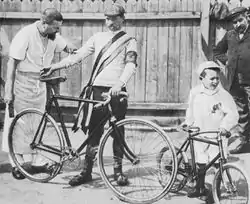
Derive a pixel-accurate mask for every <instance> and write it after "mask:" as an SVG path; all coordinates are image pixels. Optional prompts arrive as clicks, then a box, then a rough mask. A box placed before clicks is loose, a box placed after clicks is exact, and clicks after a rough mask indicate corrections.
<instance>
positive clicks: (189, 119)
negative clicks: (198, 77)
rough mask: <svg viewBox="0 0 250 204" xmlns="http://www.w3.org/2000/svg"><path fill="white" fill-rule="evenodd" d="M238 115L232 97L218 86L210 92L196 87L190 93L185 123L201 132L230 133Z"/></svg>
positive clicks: (236, 122) (201, 86)
mask: <svg viewBox="0 0 250 204" xmlns="http://www.w3.org/2000/svg"><path fill="white" fill-rule="evenodd" d="M238 119H239V114H238V111H237V107H236V104H235V102H234V100H233V97H232V96H231V95H230V94H229V93H228V92H227V91H226V90H225V89H224V88H223V87H222V86H220V85H219V87H217V89H216V90H214V91H210V90H207V89H206V88H204V86H203V85H202V84H201V85H198V86H196V87H195V88H193V89H192V90H191V91H190V96H189V102H188V109H187V112H186V123H187V124H188V125H193V126H196V127H200V129H201V131H217V130H218V129H219V128H224V129H226V130H228V131H230V130H231V129H232V128H233V127H234V126H236V125H237V124H238Z"/></svg>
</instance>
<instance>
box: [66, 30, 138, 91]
mask: <svg viewBox="0 0 250 204" xmlns="http://www.w3.org/2000/svg"><path fill="white" fill-rule="evenodd" d="M117 32H119V31H117ZM117 32H110V31H108V32H99V33H97V34H95V35H93V36H92V37H91V38H90V39H89V40H88V41H87V42H86V43H85V44H84V45H83V47H81V48H80V49H79V50H78V51H77V54H76V55H71V56H69V57H67V58H64V59H63V61H62V64H64V65H65V66H70V65H73V64H75V63H76V62H79V61H81V60H84V59H85V58H86V57H88V56H89V55H91V54H94V61H95V59H96V57H97V55H98V54H99V52H100V50H101V49H102V48H103V47H104V46H105V45H106V44H107V43H108V41H109V40H111V39H112V37H113V36H114V35H115V34H116V33H117ZM129 51H134V52H136V53H137V44H136V40H135V39H134V38H133V39H131V40H130V41H129V43H128V44H127V46H126V48H125V49H124V50H123V51H122V52H121V53H120V54H118V55H117V56H116V58H115V59H114V60H113V61H112V62H111V63H109V64H108V65H107V66H106V67H105V68H104V69H103V70H102V71H101V72H100V74H99V75H98V76H97V77H96V79H95V81H94V84H93V85H95V86H107V87H111V86H113V85H114V84H115V83H116V82H117V81H118V80H120V81H122V82H124V83H125V84H126V83H127V81H128V80H129V79H130V77H131V76H132V74H133V73H134V72H135V70H129V69H126V68H125V64H126V63H125V57H126V54H127V53H128V52H129Z"/></svg>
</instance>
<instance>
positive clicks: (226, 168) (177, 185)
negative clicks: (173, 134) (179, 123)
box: [158, 127, 250, 204]
mask: <svg viewBox="0 0 250 204" xmlns="http://www.w3.org/2000/svg"><path fill="white" fill-rule="evenodd" d="M179 129H181V130H183V131H185V132H187V133H188V137H187V139H186V140H185V141H184V142H183V144H182V145H181V147H180V148H177V147H176V152H177V155H176V156H177V162H178V170H177V176H176V180H175V182H174V184H173V186H172V187H171V190H170V192H173V193H177V192H179V191H180V190H182V189H183V188H184V186H185V185H186V184H187V183H188V182H191V183H194V182H195V181H196V178H197V177H198V173H197V167H196V162H195V153H194V141H199V142H203V143H207V144H210V145H216V146H218V148H219V153H218V154H217V156H215V157H214V158H213V159H212V161H210V162H209V163H208V164H207V165H206V167H205V170H206V172H207V170H208V169H209V168H210V167H212V166H217V168H218V171H217V172H216V174H215V177H214V180H213V184H212V194H213V199H214V201H215V203H217V204H219V203H234V204H247V203H248V202H249V192H250V186H249V184H250V183H249V178H248V175H247V173H246V172H245V170H244V169H243V168H242V167H241V166H240V165H239V164H238V163H231V162H228V159H227V157H226V153H225V152H224V149H223V143H222V136H221V135H220V134H219V132H218V131H206V132H200V129H199V128H198V127H180V128H179ZM208 134H215V135H217V136H216V137H215V138H214V139H216V140H214V141H212V140H211V137H210V138H208V137H206V136H205V135H208ZM200 135H202V136H203V137H199V136H200ZM228 136H230V135H228ZM188 150H190V152H187V151H188ZM169 153H170V152H169V149H168V147H164V148H162V150H161V152H160V154H159V158H158V165H159V169H160V172H161V173H160V174H159V175H160V178H159V181H160V182H161V184H162V185H163V186H164V185H165V182H164V181H165V178H164V177H165V175H167V174H168V173H169V172H172V171H174V170H175V169H172V165H171V163H172V161H171V159H169V158H170V157H169ZM188 154H191V158H189V157H188ZM217 160H218V161H219V165H215V162H216V161H217Z"/></svg>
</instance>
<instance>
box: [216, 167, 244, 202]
mask: <svg viewBox="0 0 250 204" xmlns="http://www.w3.org/2000/svg"><path fill="white" fill-rule="evenodd" d="M213 185H214V187H213V189H214V190H213V195H214V198H215V201H217V202H220V203H223V204H227V203H232V204H236V203H237V204H246V203H248V201H249V179H248V177H247V174H246V173H245V172H244V170H243V169H242V168H240V167H239V166H238V165H236V164H226V165H224V166H223V173H222V175H221V174H220V172H218V173H217V174H216V175H215V179H214V183H213Z"/></svg>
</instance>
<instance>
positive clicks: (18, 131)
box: [8, 77, 177, 204]
mask: <svg viewBox="0 0 250 204" xmlns="http://www.w3.org/2000/svg"><path fill="white" fill-rule="evenodd" d="M65 80H66V78H64V77H54V78H50V79H43V81H44V82H46V83H47V85H49V86H50V87H53V86H54V85H55V84H58V83H60V82H63V81H65ZM59 100H67V101H75V102H85V103H93V104H94V108H103V106H108V109H109V114H108V115H107V118H106V119H108V123H107V124H109V126H108V127H107V125H106V126H105V127H106V128H107V129H106V131H105V134H104V135H103V137H102V140H101V142H100V145H99V150H98V154H97V157H98V158H97V159H98V166H99V170H100V173H101V177H102V179H103V180H104V182H105V184H106V185H107V186H108V187H109V188H110V189H111V190H112V191H113V192H114V193H115V195H116V196H117V197H118V198H120V199H121V200H123V201H126V202H130V203H138V204H140V203H153V202H155V201H157V200H159V199H161V198H162V197H163V196H164V195H165V194H166V193H168V192H169V190H170V187H171V185H172V183H173V182H174V180H175V176H176V172H177V171H176V170H177V160H176V156H175V149H174V146H173V145H172V143H171V141H170V139H169V138H168V136H167V135H166V134H165V132H164V131H163V130H162V129H161V128H160V127H159V126H158V125H156V124H154V123H153V122H150V121H147V120H143V119H140V118H126V119H123V120H121V121H117V120H116V119H115V117H114V116H113V114H112V109H111V105H110V104H109V102H110V100H111V97H110V96H108V97H107V99H106V100H104V101H95V100H87V99H82V98H77V97H69V96H63V95H59V94H56V93H55V90H54V88H52V89H51V96H50V99H49V100H48V102H47V104H46V110H45V112H41V111H39V110H36V109H26V110H23V111H22V112H20V113H18V114H17V115H16V116H15V118H14V119H13V122H12V124H11V126H10V131H9V138H8V141H9V147H10V155H11V157H12V159H13V161H14V162H15V164H16V165H17V167H18V169H19V170H20V171H21V173H23V174H24V175H25V176H26V177H27V178H28V179H30V180H32V181H36V182H48V181H49V180H51V179H53V178H54V177H55V176H56V175H57V174H58V173H59V172H60V170H61V168H62V166H63V165H65V163H67V164H70V163H72V165H73V166H74V165H76V164H77V163H80V156H81V155H83V154H85V147H86V145H87V144H88V141H89V140H90V139H91V135H93V134H94V133H95V130H94V131H93V132H91V133H89V135H88V137H87V138H86V140H85V141H84V142H83V143H82V144H80V146H79V147H78V148H77V149H74V148H73V147H72V145H71V141H70V138H69V134H68V131H67V128H66V125H65V123H64V118H63V113H62V110H61V107H60V106H59V103H58V101H59ZM52 109H54V110H55V112H56V116H57V122H56V121H55V119H54V118H53V117H52V115H51V113H52ZM106 119H104V120H102V121H100V123H99V125H104V123H105V121H107V120H106ZM121 129H124V131H125V135H124V137H122V136H121V134H122V132H121V131H120V130H121ZM114 136H115V137H116V138H118V142H119V145H120V148H121V150H122V151H123V153H124V158H122V165H123V172H124V174H125V175H126V176H127V177H128V179H129V184H128V185H127V186H118V185H117V183H116V182H115V180H114V179H113V164H114V156H113V152H111V151H112V143H113V137H114ZM123 138H124V139H123ZM163 147H164V148H168V149H169V151H170V152H171V153H170V157H171V160H172V161H173V162H172V164H171V168H172V169H173V171H171V173H170V174H169V175H168V179H165V180H164V181H165V184H164V185H161V184H160V183H159V180H158V178H159V173H160V172H159V168H158V163H157V162H158V155H159V152H160V151H161V149H162V148H163ZM77 161H78V162H77Z"/></svg>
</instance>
